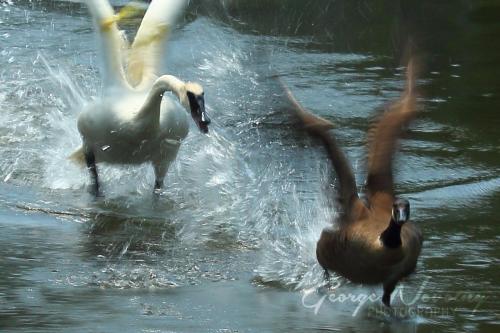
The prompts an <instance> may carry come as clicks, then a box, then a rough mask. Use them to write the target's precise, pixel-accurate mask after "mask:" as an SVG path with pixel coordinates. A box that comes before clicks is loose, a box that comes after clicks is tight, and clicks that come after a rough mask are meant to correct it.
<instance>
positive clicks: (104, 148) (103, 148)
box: [101, 145, 111, 151]
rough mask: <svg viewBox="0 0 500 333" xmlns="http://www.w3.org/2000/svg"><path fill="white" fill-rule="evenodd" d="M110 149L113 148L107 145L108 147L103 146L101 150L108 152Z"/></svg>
mask: <svg viewBox="0 0 500 333" xmlns="http://www.w3.org/2000/svg"><path fill="white" fill-rule="evenodd" d="M109 148H111V146H108V145H106V146H102V147H101V150H102V151H106V150H108V149H109Z"/></svg>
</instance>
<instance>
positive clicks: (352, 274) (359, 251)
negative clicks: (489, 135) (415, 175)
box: [287, 62, 423, 306]
mask: <svg viewBox="0 0 500 333" xmlns="http://www.w3.org/2000/svg"><path fill="white" fill-rule="evenodd" d="M413 72H414V71H413V65H412V62H410V64H409V65H408V74H407V75H408V78H407V87H406V91H405V94H404V95H403V96H402V97H401V99H400V100H399V101H398V102H397V103H394V104H393V105H392V106H391V108H390V110H389V111H388V112H385V113H384V115H383V116H382V118H381V119H380V121H379V122H378V124H377V126H376V127H375V128H374V130H373V132H372V138H371V144H370V149H369V156H368V177H367V183H366V190H367V197H366V201H365V200H362V199H360V198H359V196H358V193H357V187H356V181H355V177H354V173H353V172H352V168H351V166H350V164H349V162H348V160H347V157H346V156H345V154H344V153H343V151H342V150H341V149H340V147H339V146H338V144H337V142H336V139H335V137H332V136H330V135H329V133H328V132H327V131H328V130H329V129H331V128H332V127H333V126H332V124H331V123H330V122H328V121H327V120H325V119H322V118H319V117H316V116H314V115H313V114H311V113H309V112H307V111H306V110H305V109H303V108H302V107H301V106H300V104H299V103H298V102H297V101H296V100H295V99H294V97H293V96H292V95H291V93H290V92H289V91H288V90H287V93H288V96H289V98H290V100H291V101H292V103H293V104H294V105H295V109H296V110H297V113H298V115H299V117H300V118H301V120H302V122H303V124H304V125H305V126H306V129H308V131H309V132H310V133H311V134H312V135H313V136H315V137H318V138H319V139H321V141H322V142H323V144H324V146H325V148H326V150H327V153H328V157H329V158H330V160H331V162H332V164H333V167H334V169H335V172H336V174H337V179H338V183H339V187H338V197H339V203H340V205H339V208H340V212H339V215H338V218H337V221H336V222H337V223H336V228H326V229H324V230H323V232H322V233H321V237H320V239H319V240H318V243H317V246H316V257H317V259H318V262H319V263H320V265H321V266H322V267H323V268H324V269H325V271H326V272H327V273H328V270H332V271H335V272H337V273H339V274H340V275H342V276H344V277H346V278H347V279H349V280H351V281H352V282H355V283H363V284H383V286H384V295H383V297H382V301H383V302H384V304H386V305H387V306H389V305H390V296H391V293H392V292H393V290H394V288H395V286H396V284H397V283H398V282H399V280H401V279H402V278H404V277H406V276H408V275H409V274H411V273H412V272H413V271H414V270H415V267H416V264H417V259H418V257H419V255H420V250H421V248H422V241H423V238H422V234H421V233H420V231H419V230H418V228H417V227H416V226H415V225H414V224H413V223H411V222H410V221H409V217H410V205H409V202H408V201H407V200H404V199H398V198H396V197H395V195H394V184H393V176H392V159H393V154H394V151H395V146H396V142H397V139H398V138H399V136H400V135H401V132H402V128H403V127H404V126H405V125H407V124H409V122H410V121H411V120H412V119H413V118H414V116H415V114H416V107H415V92H414V88H413V86H414V80H415V79H414V73H413Z"/></svg>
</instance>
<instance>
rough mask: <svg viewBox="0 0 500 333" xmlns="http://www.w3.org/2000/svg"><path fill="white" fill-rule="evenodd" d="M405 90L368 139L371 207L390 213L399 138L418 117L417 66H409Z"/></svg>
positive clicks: (368, 178)
mask: <svg viewBox="0 0 500 333" xmlns="http://www.w3.org/2000/svg"><path fill="white" fill-rule="evenodd" d="M406 75H407V78H406V88H405V91H404V93H403V94H402V96H401V98H400V99H399V100H397V101H396V102H394V103H393V104H391V105H390V106H389V109H388V110H386V111H385V112H384V113H383V114H382V116H381V117H380V120H379V121H378V123H377V124H376V125H375V127H373V128H372V129H371V131H370V135H369V138H368V149H369V151H368V176H367V179H366V191H367V196H368V200H369V202H370V205H371V206H372V207H376V208H382V209H384V210H391V206H392V203H393V200H394V180H393V173H392V162H393V155H394V151H395V150H396V144H397V140H398V138H399V137H400V136H401V134H402V132H403V129H404V127H405V126H407V125H408V124H409V123H410V122H411V120H412V119H413V118H414V117H415V115H416V112H417V110H416V107H415V104H416V96H415V88H414V85H415V64H414V61H413V60H410V61H409V63H408V67H407V74H406Z"/></svg>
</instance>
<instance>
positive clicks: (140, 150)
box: [71, 0, 210, 194]
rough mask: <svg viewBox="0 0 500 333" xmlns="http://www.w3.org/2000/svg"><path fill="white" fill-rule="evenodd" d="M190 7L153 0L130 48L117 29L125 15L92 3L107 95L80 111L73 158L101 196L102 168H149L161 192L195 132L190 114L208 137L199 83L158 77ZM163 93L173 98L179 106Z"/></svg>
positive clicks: (100, 0)
mask: <svg viewBox="0 0 500 333" xmlns="http://www.w3.org/2000/svg"><path fill="white" fill-rule="evenodd" d="M185 2H186V1H184V0H169V1H165V0H153V1H152V2H151V4H150V5H149V8H148V9H147V11H146V14H145V15H144V18H143V20H142V22H141V25H140V27H139V30H138V31H137V35H136V37H135V39H134V42H133V44H132V46H131V47H129V46H128V43H127V42H126V40H125V38H124V37H123V36H122V35H121V33H120V31H119V30H118V26H117V21H118V20H119V19H120V15H115V14H114V11H113V8H112V7H111V6H110V4H109V3H108V1H107V0H87V5H88V6H89V9H90V12H91V14H92V17H93V19H94V21H95V25H96V27H97V30H98V33H99V35H100V37H101V41H102V46H101V48H102V51H103V63H104V64H103V65H104V66H103V67H104V73H103V76H104V78H103V84H104V91H103V96H102V97H101V98H100V99H98V100H96V101H95V102H93V103H90V104H89V105H87V106H86V107H85V108H84V109H83V110H82V112H81V113H80V115H79V117H78V130H79V132H80V134H81V136H82V141H83V145H82V147H81V148H80V149H78V150H77V151H76V152H75V153H73V155H72V156H71V157H72V159H74V160H77V161H80V162H82V163H86V165H87V167H88V169H89V171H90V173H91V176H92V182H93V183H92V186H93V191H94V192H95V193H96V194H98V193H99V181H98V173H97V167H96V163H100V162H105V163H111V164H117V163H120V164H142V163H145V162H151V163H152V164H153V167H154V172H155V185H154V189H155V191H157V190H159V189H161V188H162V186H163V180H164V177H165V174H166V172H167V170H168V168H169V166H170V163H171V162H172V161H173V160H174V159H175V157H176V156H177V152H178V150H179V146H180V144H181V142H182V140H183V139H184V138H185V137H186V136H187V133H188V131H189V126H188V125H189V124H188V117H187V113H189V114H190V115H191V117H192V118H193V120H194V122H195V123H196V125H197V126H198V128H199V129H200V131H201V132H202V133H207V132H208V125H209V124H210V119H209V118H208V116H207V114H206V112H205V100H204V92H203V88H202V87H201V85H199V84H197V83H192V82H187V83H186V82H183V81H181V80H180V79H178V78H176V77H174V76H172V75H163V76H160V77H159V78H158V77H157V75H158V71H159V67H160V66H159V63H160V58H161V56H162V51H163V48H164V41H165V36H166V34H167V33H168V29H170V27H171V26H172V24H173V21H174V18H175V17H176V16H178V14H179V12H180V10H181V9H182V8H183V7H184V5H185ZM126 55H128V56H126ZM124 62H126V64H127V67H126V69H125V66H124ZM165 92H172V93H173V94H174V95H175V96H176V97H177V98H178V101H179V102H180V105H179V103H177V102H176V101H174V100H173V99H172V98H171V97H169V96H167V95H166V94H165ZM183 108H184V109H185V110H186V111H187V112H185V111H183V110H182V109H183Z"/></svg>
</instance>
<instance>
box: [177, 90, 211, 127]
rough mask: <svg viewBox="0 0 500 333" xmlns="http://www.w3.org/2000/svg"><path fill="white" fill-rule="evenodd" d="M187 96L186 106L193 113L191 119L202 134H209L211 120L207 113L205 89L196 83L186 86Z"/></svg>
mask: <svg viewBox="0 0 500 333" xmlns="http://www.w3.org/2000/svg"><path fill="white" fill-rule="evenodd" d="M185 91H186V96H185V100H184V103H183V104H184V105H185V107H186V108H188V109H189V110H190V111H191V117H192V118H193V120H194V122H195V123H196V125H197V126H198V128H199V129H200V131H201V132H202V133H208V125H209V124H210V118H208V115H207V113H206V111H205V93H204V92H203V87H202V86H201V85H200V84H198V83H194V82H187V83H186V85H185Z"/></svg>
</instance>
